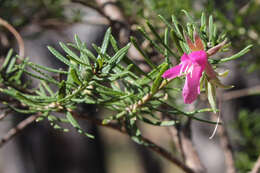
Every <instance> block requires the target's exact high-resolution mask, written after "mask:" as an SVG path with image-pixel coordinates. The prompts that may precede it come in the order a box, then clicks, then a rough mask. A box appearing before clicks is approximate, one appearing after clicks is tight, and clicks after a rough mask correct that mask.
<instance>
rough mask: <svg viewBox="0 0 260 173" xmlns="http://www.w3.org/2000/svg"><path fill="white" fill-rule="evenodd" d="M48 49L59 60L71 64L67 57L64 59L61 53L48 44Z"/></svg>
mask: <svg viewBox="0 0 260 173" xmlns="http://www.w3.org/2000/svg"><path fill="white" fill-rule="evenodd" d="M48 49H49V51H50V52H51V53H52V54H53V55H54V56H55V57H56V58H58V59H59V60H60V61H61V62H63V63H64V64H66V65H68V66H71V63H70V61H69V60H68V59H66V58H65V57H64V56H63V55H61V54H60V53H59V52H58V51H56V50H55V49H54V48H53V47H51V46H48Z"/></svg>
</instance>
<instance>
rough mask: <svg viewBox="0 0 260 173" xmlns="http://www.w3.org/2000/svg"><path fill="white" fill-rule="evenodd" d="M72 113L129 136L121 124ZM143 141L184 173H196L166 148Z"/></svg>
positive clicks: (149, 141) (147, 140)
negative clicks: (104, 122) (105, 122)
mask: <svg viewBox="0 0 260 173" xmlns="http://www.w3.org/2000/svg"><path fill="white" fill-rule="evenodd" d="M71 113H72V115H73V116H74V117H76V118H80V119H85V120H88V121H91V122H92V123H95V124H96V125H99V126H104V127H108V128H112V129H114V130H117V131H120V132H121V133H123V134H127V132H126V129H125V128H124V127H123V126H120V125H119V124H116V123H108V124H103V123H102V120H100V119H96V118H94V117H90V116H89V115H85V114H84V115H79V114H78V113H77V112H71ZM142 139H143V140H144V141H145V142H146V143H148V144H149V145H148V146H147V147H148V148H150V149H151V150H153V151H154V152H156V153H158V154H159V155H160V156H162V157H164V158H165V159H167V160H168V161H170V162H172V163H173V164H175V165H176V166H178V167H179V168H180V169H182V170H183V171H184V172H186V173H195V172H196V171H194V170H193V169H191V168H189V167H188V166H187V165H186V164H185V163H183V162H181V161H180V160H179V159H177V158H176V157H174V156H173V155H172V154H171V153H169V152H168V151H166V150H165V149H164V148H162V147H160V146H158V145H157V144H155V143H153V142H152V141H151V140H149V139H147V138H145V137H142Z"/></svg>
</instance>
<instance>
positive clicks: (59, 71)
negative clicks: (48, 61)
mask: <svg viewBox="0 0 260 173" xmlns="http://www.w3.org/2000/svg"><path fill="white" fill-rule="evenodd" d="M26 64H27V65H29V66H31V67H32V66H34V67H35V68H39V69H42V70H45V71H48V72H52V73H60V74H68V72H67V71H63V70H57V69H54V68H49V67H46V66H42V65H39V64H34V63H33V62H28V63H26Z"/></svg>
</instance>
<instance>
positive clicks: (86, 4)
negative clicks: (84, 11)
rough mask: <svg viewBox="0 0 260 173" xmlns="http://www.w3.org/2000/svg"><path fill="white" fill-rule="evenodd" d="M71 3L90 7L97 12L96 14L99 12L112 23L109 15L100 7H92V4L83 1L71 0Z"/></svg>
mask: <svg viewBox="0 0 260 173" xmlns="http://www.w3.org/2000/svg"><path fill="white" fill-rule="evenodd" d="M71 2H74V3H78V4H81V5H83V6H86V7H89V8H91V9H93V10H95V11H96V12H98V13H99V14H100V15H101V16H103V17H105V18H106V19H107V20H108V21H111V18H110V17H109V16H108V15H106V14H105V13H104V12H103V11H102V10H101V9H100V8H99V7H97V6H95V5H92V4H91V3H88V2H86V1H82V0H71Z"/></svg>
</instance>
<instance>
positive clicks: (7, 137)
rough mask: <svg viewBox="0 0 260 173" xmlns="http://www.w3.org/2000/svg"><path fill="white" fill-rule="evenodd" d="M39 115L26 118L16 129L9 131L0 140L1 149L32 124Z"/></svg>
mask: <svg viewBox="0 0 260 173" xmlns="http://www.w3.org/2000/svg"><path fill="white" fill-rule="evenodd" d="M38 116H39V115H31V116H29V117H28V118H26V119H24V120H23V121H21V122H20V123H19V124H18V125H17V126H16V127H14V128H12V129H10V130H9V131H8V132H7V133H6V134H5V135H4V136H3V137H2V139H1V140H0V147H2V146H3V145H4V144H6V143H7V142H8V141H10V140H11V139H12V138H13V137H15V136H16V135H18V134H19V133H20V132H21V131H22V130H23V129H25V128H26V127H27V126H28V125H29V124H31V123H33V122H34V120H36V118H37V117H38Z"/></svg>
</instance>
